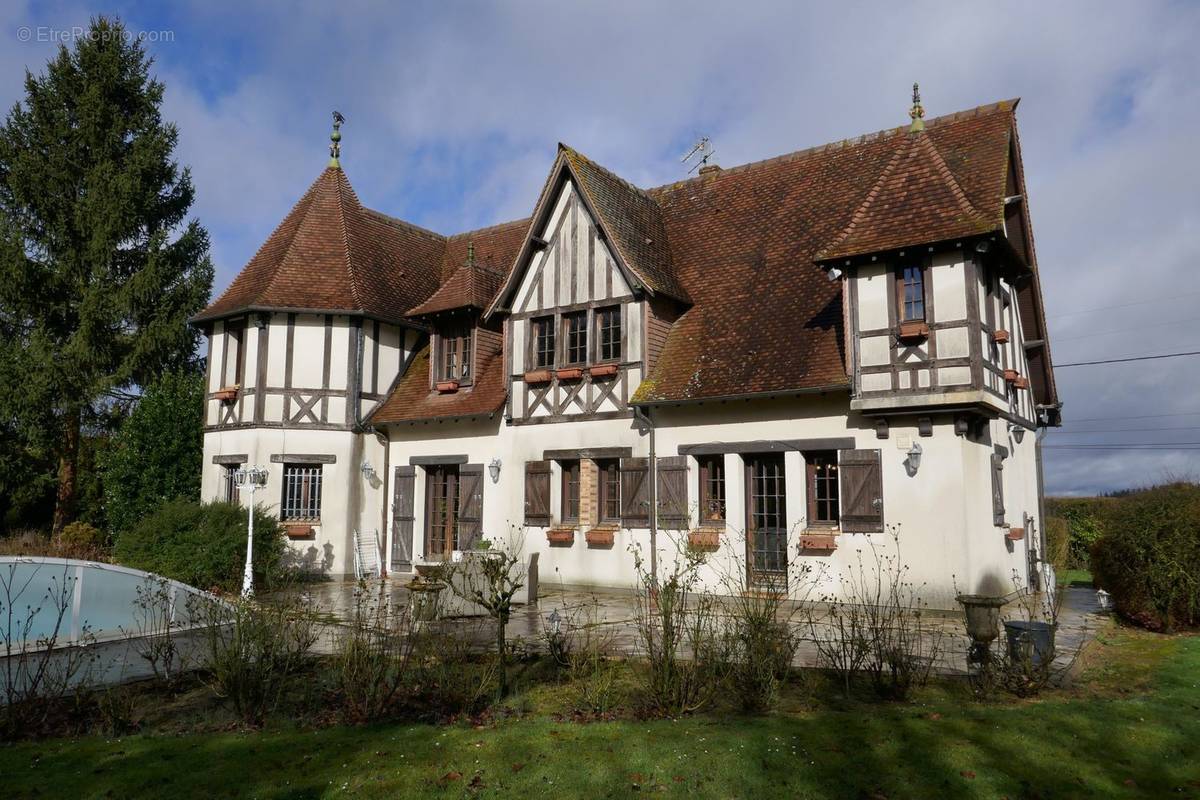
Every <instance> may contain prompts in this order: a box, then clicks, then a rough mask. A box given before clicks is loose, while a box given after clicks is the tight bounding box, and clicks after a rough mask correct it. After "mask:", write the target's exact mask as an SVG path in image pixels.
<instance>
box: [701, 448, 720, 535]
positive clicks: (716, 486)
mask: <svg viewBox="0 0 1200 800" xmlns="http://www.w3.org/2000/svg"><path fill="white" fill-rule="evenodd" d="M697 461H699V462H700V524H701V525H724V524H725V456H723V455H715V456H701V457H700V458H698V459H697Z"/></svg>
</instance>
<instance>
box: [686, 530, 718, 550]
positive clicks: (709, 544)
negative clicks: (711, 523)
mask: <svg viewBox="0 0 1200 800" xmlns="http://www.w3.org/2000/svg"><path fill="white" fill-rule="evenodd" d="M688 547H690V548H691V549H693V550H698V551H700V552H701V553H715V552H717V550H718V549H720V547H721V532H720V531H719V530H717V529H716V528H713V529H711V530H704V529H703V528H701V529H700V530H695V531H688Z"/></svg>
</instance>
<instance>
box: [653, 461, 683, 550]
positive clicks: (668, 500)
mask: <svg viewBox="0 0 1200 800" xmlns="http://www.w3.org/2000/svg"><path fill="white" fill-rule="evenodd" d="M657 473H658V492H657V493H656V494H655V497H654V500H655V503H656V504H657V505H658V526H659V527H660V528H664V529H666V530H677V531H678V530H684V529H685V528H687V526H688V516H689V515H688V495H687V456H664V457H662V458H659V459H658V470H657Z"/></svg>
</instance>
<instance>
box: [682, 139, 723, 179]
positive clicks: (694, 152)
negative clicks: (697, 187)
mask: <svg viewBox="0 0 1200 800" xmlns="http://www.w3.org/2000/svg"><path fill="white" fill-rule="evenodd" d="M714 155H715V154H714V153H713V149H712V142H710V141H709V139H708V137H707V136H702V137H700V141H698V142H696V144H695V145H694V146H693V147H692V149H691V150H689V151H688V154H687V155H686V156H684V157H683V158H681V159H679V161H680V163H682V164H686V163H687V162H689V161H691V160H692V159H693V158H695V157H696V156H700V159H699V160H698V161H697V162H696V163H695V164H693V165H692V168H691V169H689V170H688V174H689V175H691V174H692V173H693V172H695V171H696V170H697V169H699V168H701V167H703V166H705V165H706V164H708V160H709V159H710V158H712V157H713V156H714Z"/></svg>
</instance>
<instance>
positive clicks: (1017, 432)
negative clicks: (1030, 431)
mask: <svg viewBox="0 0 1200 800" xmlns="http://www.w3.org/2000/svg"><path fill="white" fill-rule="evenodd" d="M1008 432H1009V433H1011V434H1012V437H1013V439H1014V440H1015V441H1016V443H1017V444H1020V443H1021V440H1022V439H1024V438H1025V429H1024V428H1022V427H1021V426H1020V425H1018V424H1017V423H1015V422H1010V423H1008Z"/></svg>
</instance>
